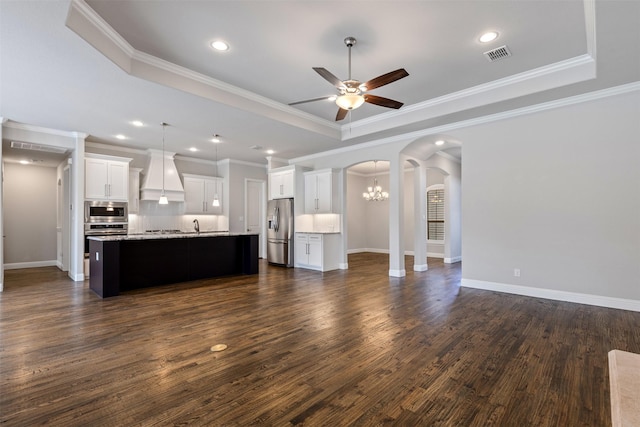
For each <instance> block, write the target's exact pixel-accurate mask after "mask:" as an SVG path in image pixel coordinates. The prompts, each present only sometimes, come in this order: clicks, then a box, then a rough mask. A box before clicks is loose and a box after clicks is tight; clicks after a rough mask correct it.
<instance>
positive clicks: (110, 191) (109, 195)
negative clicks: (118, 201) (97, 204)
mask: <svg viewBox="0 0 640 427" xmlns="http://www.w3.org/2000/svg"><path fill="white" fill-rule="evenodd" d="M107 185H108V186H109V187H108V188H109V197H111V184H107Z"/></svg>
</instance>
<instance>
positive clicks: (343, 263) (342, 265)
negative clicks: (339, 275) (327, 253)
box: [338, 262, 349, 270]
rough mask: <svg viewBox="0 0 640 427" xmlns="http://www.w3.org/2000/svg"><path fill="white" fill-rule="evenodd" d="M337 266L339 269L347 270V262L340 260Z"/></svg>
mask: <svg viewBox="0 0 640 427" xmlns="http://www.w3.org/2000/svg"><path fill="white" fill-rule="evenodd" d="M338 268H339V269H340V270H348V269H349V263H348V262H341V263H340V264H338Z"/></svg>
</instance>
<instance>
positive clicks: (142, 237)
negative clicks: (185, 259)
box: [87, 231, 251, 242]
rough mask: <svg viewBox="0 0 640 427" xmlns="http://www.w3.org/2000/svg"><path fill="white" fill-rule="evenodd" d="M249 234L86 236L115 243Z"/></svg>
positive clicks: (163, 233)
mask: <svg viewBox="0 0 640 427" xmlns="http://www.w3.org/2000/svg"><path fill="white" fill-rule="evenodd" d="M249 235H251V233H230V232H228V231H202V232H200V233H196V232H195V231H193V232H191V231H189V232H179V233H165V232H159V233H130V234H120V235H118V234H114V235H112V236H88V237H87V238H88V239H89V240H97V241H100V242H115V241H122V240H157V239H192V238H194V237H218V236H249Z"/></svg>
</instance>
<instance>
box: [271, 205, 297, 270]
mask: <svg viewBox="0 0 640 427" xmlns="http://www.w3.org/2000/svg"><path fill="white" fill-rule="evenodd" d="M293 232H294V228H293V199H278V200H269V203H268V205H267V261H269V263H270V264H277V265H282V266H285V267H293Z"/></svg>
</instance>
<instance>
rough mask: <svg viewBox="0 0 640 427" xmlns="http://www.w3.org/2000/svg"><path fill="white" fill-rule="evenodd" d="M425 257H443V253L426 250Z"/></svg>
mask: <svg viewBox="0 0 640 427" xmlns="http://www.w3.org/2000/svg"><path fill="white" fill-rule="evenodd" d="M427 258H444V254H443V253H441V252H427Z"/></svg>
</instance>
